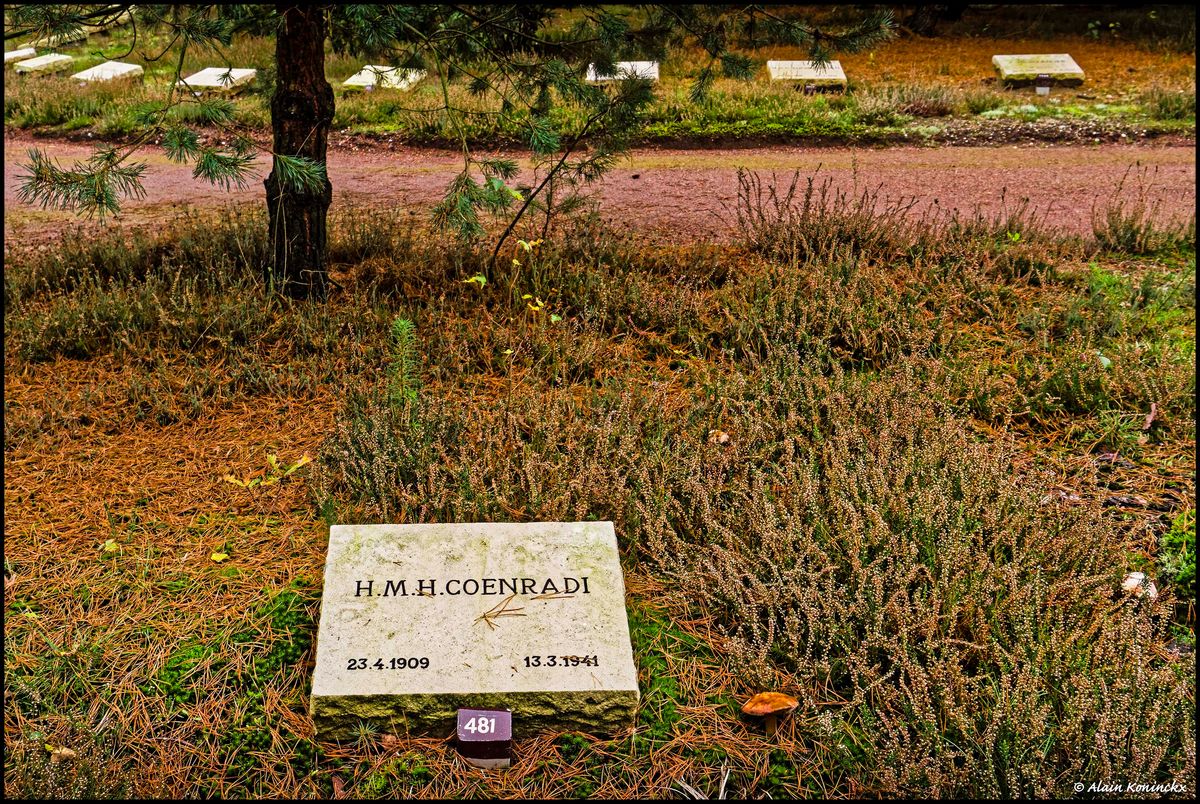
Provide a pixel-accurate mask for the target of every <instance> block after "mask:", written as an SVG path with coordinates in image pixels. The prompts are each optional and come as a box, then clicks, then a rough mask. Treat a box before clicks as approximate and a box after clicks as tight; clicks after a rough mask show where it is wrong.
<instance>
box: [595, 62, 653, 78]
mask: <svg viewBox="0 0 1200 804" xmlns="http://www.w3.org/2000/svg"><path fill="white" fill-rule="evenodd" d="M623 78H648V79H650V80H651V81H657V80H658V62H656V61H619V62H617V63H616V72H615V73H614V74H612V75H608V74H604V75H601V74H600V73H597V72H596V65H594V64H589V65H588V71H587V80H588V81H591V82H593V83H598V82H602V81H620V80H621V79H623Z"/></svg>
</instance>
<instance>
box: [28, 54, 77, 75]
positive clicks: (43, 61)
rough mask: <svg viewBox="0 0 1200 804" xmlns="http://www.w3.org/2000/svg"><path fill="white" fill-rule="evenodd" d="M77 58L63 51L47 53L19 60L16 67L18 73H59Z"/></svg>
mask: <svg viewBox="0 0 1200 804" xmlns="http://www.w3.org/2000/svg"><path fill="white" fill-rule="evenodd" d="M73 61H75V59H73V58H71V57H70V56H64V55H63V54H62V53H47V54H46V55H45V56H38V57H37V58H33V59H28V60H26V61H19V62H17V66H16V67H15V68H14V69H16V71H17V72H18V73H21V74H28V75H38V74H42V73H58V72H62V71H63V70H65V69H67V68H68V67H70V66H71V63H72V62H73Z"/></svg>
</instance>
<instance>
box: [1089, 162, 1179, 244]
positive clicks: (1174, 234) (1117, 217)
mask: <svg viewBox="0 0 1200 804" xmlns="http://www.w3.org/2000/svg"><path fill="white" fill-rule="evenodd" d="M1157 173H1158V168H1157V167H1156V168H1155V169H1154V171H1153V172H1151V171H1150V170H1149V168H1144V167H1143V168H1138V167H1137V166H1131V167H1130V168H1129V169H1128V170H1126V171H1125V175H1124V176H1122V177H1121V181H1120V183H1118V184H1117V187H1116V189H1115V190H1114V191H1113V194H1112V196H1111V197H1110V198H1109V199H1108V201H1107V202H1106V203H1105V204H1104V205H1103V206H1102V207H1097V206H1093V207H1092V232H1093V234H1094V235H1095V238H1096V242H1097V243H1098V244H1099V245H1100V247H1101V248H1103V249H1106V250H1108V251H1114V252H1123V253H1127V254H1152V253H1154V252H1156V251H1159V250H1161V249H1172V248H1180V247H1183V246H1186V247H1188V248H1191V249H1195V247H1196V216H1195V215H1194V214H1193V215H1192V217H1191V219H1190V220H1187V221H1170V222H1167V223H1163V222H1162V219H1161V215H1159V209H1160V207H1161V206H1162V200H1161V199H1157V198H1154V197H1153V196H1152V190H1153V184H1154V176H1155V174H1157ZM1131 176H1132V177H1133V178H1134V180H1135V183H1136V187H1131V188H1130V189H1129V191H1126V189H1125V184H1126V182H1127V181H1129V179H1130V177H1131Z"/></svg>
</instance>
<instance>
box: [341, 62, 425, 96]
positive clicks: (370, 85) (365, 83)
mask: <svg viewBox="0 0 1200 804" xmlns="http://www.w3.org/2000/svg"><path fill="white" fill-rule="evenodd" d="M424 77H425V71H424V70H402V69H400V68H399V67H387V66H384V65H380V64H368V65H367V66H366V67H363V68H362V69H361V70H359V71H358V72H357V73H355V74H354V75H352V76H350V77H349V78H347V79H346V80H345V81H343V82H342V86H344V87H346V88H347V89H365V90H367V91H368V92H369V91H371V90H373V89H375V88H376V87H380V88H383V89H398V90H401V91H404V90H406V89H408V88H409V87H411V86H412V85H413V84H415V83H417V82H418V81H420V80H421V79H422V78H424Z"/></svg>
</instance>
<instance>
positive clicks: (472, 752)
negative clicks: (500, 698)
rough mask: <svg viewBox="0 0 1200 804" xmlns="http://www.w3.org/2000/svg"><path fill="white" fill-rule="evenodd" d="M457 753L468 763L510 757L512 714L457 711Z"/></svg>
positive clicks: (480, 710)
mask: <svg viewBox="0 0 1200 804" xmlns="http://www.w3.org/2000/svg"><path fill="white" fill-rule="evenodd" d="M455 733H456V734H457V736H458V753H460V754H462V756H463V758H465V759H467V760H468V761H470V760H508V759H510V758H511V757H512V712H510V711H508V710H507V709H459V710H458V728H457V729H456V730H455Z"/></svg>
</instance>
